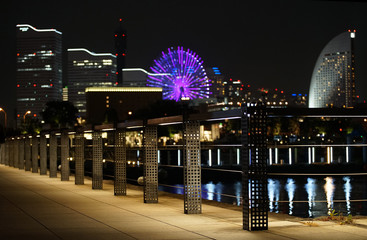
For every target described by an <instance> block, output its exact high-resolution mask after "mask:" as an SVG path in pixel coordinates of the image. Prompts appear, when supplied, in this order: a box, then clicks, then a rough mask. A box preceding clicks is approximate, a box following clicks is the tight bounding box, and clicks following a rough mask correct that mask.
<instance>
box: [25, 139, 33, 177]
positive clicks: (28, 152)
mask: <svg viewBox="0 0 367 240" xmlns="http://www.w3.org/2000/svg"><path fill="white" fill-rule="evenodd" d="M24 151H25V153H24V154H25V169H24V170H25V171H31V168H32V150H31V138H30V137H29V136H26V138H25V147H24Z"/></svg>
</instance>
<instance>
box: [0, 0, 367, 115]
mask: <svg viewBox="0 0 367 240" xmlns="http://www.w3.org/2000/svg"><path fill="white" fill-rule="evenodd" d="M366 13H367V3H366V2H365V1H356V2H350V1H345V2H344V1H294V0H290V1H241V0H238V1H233V0H224V1H219V0H212V1H207V0H205V1H199V0H196V1H189V0H183V1H181V0H171V1H138V0H130V1H126V0H119V1H109V0H105V1H101V0H98V1H96V0H89V1H69V0H68V1H36V0H33V1H12V2H11V3H7V4H3V5H2V6H1V12H0V14H1V58H0V59H1V65H0V66H1V82H2V84H1V88H0V107H4V108H6V109H7V112H8V115H11V114H12V110H13V109H14V108H15V86H16V83H15V55H16V50H15V32H16V31H15V30H16V28H15V25H16V24H18V23H25V24H30V25H32V26H34V27H36V28H39V29H42V28H56V29H57V30H59V31H61V32H62V33H63V48H64V49H67V48H76V47H82V48H87V49H89V50H90V51H93V52H97V53H98V52H111V53H113V52H114V42H113V35H114V30H115V29H116V28H117V27H118V19H119V18H122V19H123V23H124V24H123V26H124V28H125V29H126V30H127V34H128V40H127V41H128V42H127V44H128V50H127V59H126V61H127V67H143V68H145V69H148V68H149V66H150V65H151V64H152V61H153V59H155V58H157V57H159V55H160V53H161V52H162V51H163V50H166V49H167V48H168V47H171V46H177V45H180V46H183V47H184V48H190V49H192V50H193V51H194V52H196V53H197V54H198V55H199V56H200V57H201V58H202V60H203V61H204V66H205V67H212V66H216V67H218V68H219V69H220V70H221V72H222V73H223V74H225V75H226V76H228V77H231V78H233V79H241V80H243V81H245V83H246V84H247V83H248V84H251V85H252V86H253V87H265V88H279V89H282V90H285V91H287V92H290V93H307V94H308V88H309V84H310V80H311V75H312V71H313V68H314V64H315V62H316V60H317V57H318V55H319V53H320V52H321V50H322V49H323V47H324V46H325V45H326V44H327V42H328V41H330V40H331V39H332V38H333V37H334V36H336V35H338V34H339V33H341V32H343V31H347V30H348V29H356V30H357V34H356V39H355V52H356V86H357V93H358V95H360V96H361V98H364V97H365V98H367V14H366Z"/></svg>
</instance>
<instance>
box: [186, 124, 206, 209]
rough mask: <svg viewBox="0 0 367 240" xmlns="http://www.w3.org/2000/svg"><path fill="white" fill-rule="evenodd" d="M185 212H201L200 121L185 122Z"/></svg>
mask: <svg viewBox="0 0 367 240" xmlns="http://www.w3.org/2000/svg"><path fill="white" fill-rule="evenodd" d="M183 137H184V139H183V144H184V145H183V148H184V149H183V159H184V164H183V170H184V171H183V173H184V213H186V214H200V213H201V208H202V207H201V202H202V200H201V153H200V122H199V121H185V122H184V124H183Z"/></svg>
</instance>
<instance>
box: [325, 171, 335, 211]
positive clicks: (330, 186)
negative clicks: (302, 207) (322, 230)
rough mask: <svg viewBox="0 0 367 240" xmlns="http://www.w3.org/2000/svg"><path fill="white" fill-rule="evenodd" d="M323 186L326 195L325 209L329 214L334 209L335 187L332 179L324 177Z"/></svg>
mask: <svg viewBox="0 0 367 240" xmlns="http://www.w3.org/2000/svg"><path fill="white" fill-rule="evenodd" d="M324 180H325V185H324V190H325V194H326V201H327V209H328V213H330V212H331V210H332V209H334V202H333V199H334V191H335V185H334V179H333V178H332V177H326V178H324Z"/></svg>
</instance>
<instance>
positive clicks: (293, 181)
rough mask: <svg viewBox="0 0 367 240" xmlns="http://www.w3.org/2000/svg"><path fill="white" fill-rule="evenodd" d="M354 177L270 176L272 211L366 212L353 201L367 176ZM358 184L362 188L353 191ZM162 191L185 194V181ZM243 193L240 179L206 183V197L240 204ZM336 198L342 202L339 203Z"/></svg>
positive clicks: (304, 213) (311, 213)
mask: <svg viewBox="0 0 367 240" xmlns="http://www.w3.org/2000/svg"><path fill="white" fill-rule="evenodd" d="M353 179H354V180H353ZM353 179H352V178H351V177H349V176H343V177H312V178H311V177H306V178H305V177H294V178H292V177H290V178H280V177H279V178H275V177H272V178H269V179H268V189H267V190H268V197H269V210H270V211H271V212H283V213H288V214H290V215H295V216H302V217H317V216H320V215H326V214H327V213H328V212H330V211H331V209H335V210H336V211H337V212H343V213H345V214H365V215H366V214H367V202H359V203H356V202H351V200H353V199H364V198H365V195H366V193H364V192H363V189H364V188H363V187H364V186H365V182H366V178H364V177H360V178H359V179H358V180H355V177H354V178H353ZM353 184H354V185H353ZM359 185H361V186H359ZM356 186H357V187H359V189H360V190H359V191H358V192H357V191H355V192H354V193H353V189H354V188H355V187H356ZM177 187H179V188H177ZM180 187H181V188H180ZM160 190H163V191H168V192H173V193H178V194H183V189H182V185H181V184H176V188H169V187H162V186H160ZM241 193H242V184H241V182H240V181H234V182H233V183H226V182H208V183H206V184H202V197H203V199H208V200H214V201H218V202H226V203H231V204H233V205H240V204H241V199H242V198H241V197H242V196H241ZM221 194H222V195H221ZM352 194H353V195H352ZM228 195H230V196H228ZM336 200H342V201H340V202H339V201H337V202H335V201H336ZM278 201H284V202H278ZM356 209H357V210H356Z"/></svg>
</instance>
